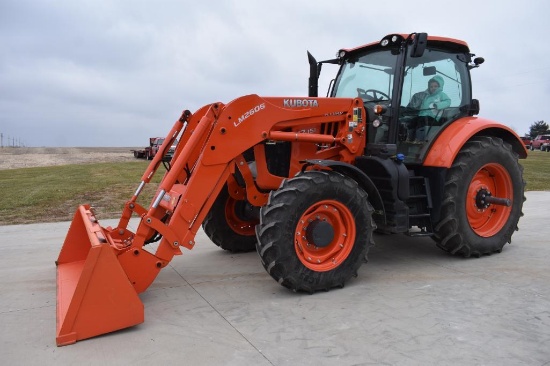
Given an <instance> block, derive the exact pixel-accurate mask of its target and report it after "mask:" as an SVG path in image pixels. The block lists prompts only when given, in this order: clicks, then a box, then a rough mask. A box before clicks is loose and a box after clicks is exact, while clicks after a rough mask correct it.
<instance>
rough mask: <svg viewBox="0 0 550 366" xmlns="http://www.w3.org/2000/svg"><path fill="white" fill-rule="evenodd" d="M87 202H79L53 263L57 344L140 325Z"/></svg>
mask: <svg viewBox="0 0 550 366" xmlns="http://www.w3.org/2000/svg"><path fill="white" fill-rule="evenodd" d="M103 230H104V229H103V228H101V226H100V225H99V223H98V222H97V220H96V219H95V217H94V215H93V213H92V212H91V211H90V207H89V206H88V205H83V206H79V207H78V210H77V211H76V214H75V216H74V219H73V221H72V223H71V226H70V228H69V232H68V233H67V237H66V238H65V242H64V243H63V247H62V248H61V252H60V254H59V258H58V260H57V261H56V265H57V335H56V342H57V345H58V346H63V345H67V344H72V343H75V342H76V341H78V340H81V339H86V338H90V337H94V336H97V335H100V334H104V333H109V332H113V331H115V330H119V329H123V328H126V327H130V326H133V325H136V324H140V323H142V322H143V320H144V310H143V304H142V302H141V300H140V299H139V297H138V295H137V292H136V290H135V289H134V287H133V286H132V284H131V283H130V280H129V279H128V276H127V275H126V273H125V271H124V269H123V268H122V266H121V264H120V263H119V261H118V258H117V256H116V253H115V251H114V250H113V248H111V246H110V245H109V243H108V241H107V240H106V239H105V235H104V232H103Z"/></svg>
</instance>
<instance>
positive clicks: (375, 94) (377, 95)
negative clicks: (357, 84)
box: [357, 88, 391, 101]
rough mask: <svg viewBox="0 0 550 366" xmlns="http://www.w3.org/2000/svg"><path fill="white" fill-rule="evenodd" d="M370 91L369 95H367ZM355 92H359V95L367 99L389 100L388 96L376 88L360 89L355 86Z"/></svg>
mask: <svg viewBox="0 0 550 366" xmlns="http://www.w3.org/2000/svg"><path fill="white" fill-rule="evenodd" d="M369 93H370V95H369ZM357 94H359V97H361V98H365V99H367V100H369V101H374V100H391V98H390V96H389V95H388V94H386V93H384V92H383V91H380V90H377V89H367V90H365V89H361V88H357ZM382 97H384V98H382Z"/></svg>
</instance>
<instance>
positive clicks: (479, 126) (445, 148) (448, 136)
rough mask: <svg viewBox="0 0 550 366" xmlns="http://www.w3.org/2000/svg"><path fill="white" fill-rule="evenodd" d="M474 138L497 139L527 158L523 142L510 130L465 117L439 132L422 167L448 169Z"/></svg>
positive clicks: (488, 122) (500, 125) (522, 157)
mask: <svg viewBox="0 0 550 366" xmlns="http://www.w3.org/2000/svg"><path fill="white" fill-rule="evenodd" d="M474 136H494V137H499V138H501V139H502V140H504V141H506V142H507V143H509V144H510V145H511V146H512V149H513V150H514V151H515V152H516V153H517V154H518V155H519V157H520V158H521V159H525V158H526V157H527V150H526V149H525V146H524V144H523V142H522V141H521V139H520V138H519V136H518V135H517V134H516V132H514V131H513V130H512V129H511V128H509V127H507V126H504V125H502V124H500V123H497V122H494V121H491V120H488V119H484V118H479V117H466V118H461V119H459V120H457V121H455V122H453V123H452V124H450V125H449V126H447V127H446V128H445V130H443V131H442V132H441V134H440V135H439V136H438V137H437V139H436V140H435V141H434V143H433V144H432V146H431V148H430V150H429V151H428V153H427V155H426V159H425V160H424V164H423V165H424V166H432V167H442V168H450V167H451V165H452V164H453V161H454V160H455V158H456V155H457V154H458V152H459V151H460V149H461V148H462V146H464V144H465V143H466V142H467V141H468V140H470V139H471V138H472V137H474Z"/></svg>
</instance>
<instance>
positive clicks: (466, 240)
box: [434, 137, 525, 257]
mask: <svg viewBox="0 0 550 366" xmlns="http://www.w3.org/2000/svg"><path fill="white" fill-rule="evenodd" d="M524 187H525V181H524V180H523V167H522V166H521V165H520V164H519V163H518V157H517V154H515V153H514V151H513V150H512V148H511V146H510V145H509V144H508V143H506V142H503V140H501V139H500V138H497V137H477V138H475V139H473V140H471V141H469V142H467V143H466V144H465V145H464V147H463V148H462V149H461V150H460V152H459V154H458V155H457V157H456V159H455V161H454V163H453V165H452V167H451V168H450V169H449V171H448V172H447V177H446V182H445V191H444V199H443V203H442V210H441V220H440V221H439V222H438V223H437V224H436V225H435V236H434V239H435V241H436V242H437V243H438V244H437V245H438V247H439V248H441V249H443V250H444V251H447V252H449V253H452V254H460V255H463V256H464V257H470V256H475V257H479V256H480V255H482V254H491V253H498V252H500V251H501V250H502V248H503V246H504V245H505V244H506V243H510V242H511V240H512V239H511V238H512V234H513V233H514V231H516V230H518V227H517V224H518V221H519V218H520V217H521V216H523V212H522V207H523V202H524V201H525V197H524ZM488 196H492V197H493V198H495V197H496V198H502V199H508V200H509V202H510V203H511V204H510V206H506V205H502V204H495V203H488V202H487V201H486V200H487V198H486V197H488Z"/></svg>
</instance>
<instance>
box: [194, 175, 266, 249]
mask: <svg viewBox="0 0 550 366" xmlns="http://www.w3.org/2000/svg"><path fill="white" fill-rule="evenodd" d="M258 222H259V220H258V219H257V218H256V217H255V215H254V208H253V207H252V206H251V205H250V204H249V203H248V202H246V201H242V200H236V199H234V198H233V197H231V196H230V195H229V192H228V191H227V186H225V187H224V188H223V189H222V190H221V192H220V194H219V195H218V198H216V201H214V204H213V205H212V208H211V209H210V212H208V215H206V218H205V219H204V222H203V224H202V228H203V230H204V232H205V233H206V235H208V237H209V238H210V240H212V242H213V243H214V244H216V245H217V246H219V247H220V248H222V249H225V250H228V251H231V252H250V251H252V250H254V249H256V233H255V231H254V227H255V226H256V224H257V223H258Z"/></svg>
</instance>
